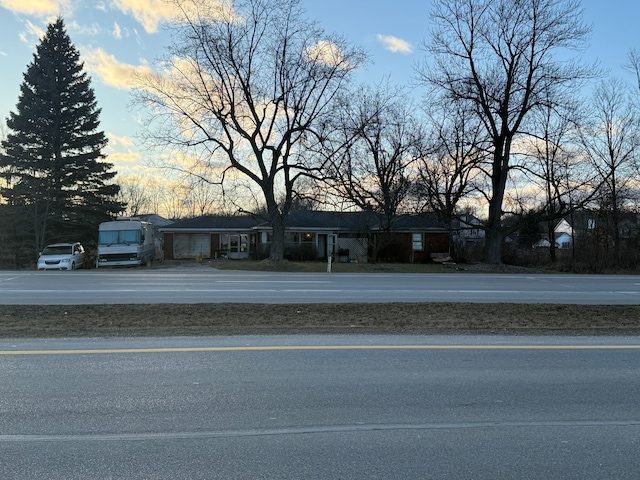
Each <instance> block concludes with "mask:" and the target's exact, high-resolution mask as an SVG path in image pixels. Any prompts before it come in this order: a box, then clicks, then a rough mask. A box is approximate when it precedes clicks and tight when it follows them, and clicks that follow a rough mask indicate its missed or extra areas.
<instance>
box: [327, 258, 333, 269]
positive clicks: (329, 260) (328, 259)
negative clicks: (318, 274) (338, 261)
mask: <svg viewBox="0 0 640 480" xmlns="http://www.w3.org/2000/svg"><path fill="white" fill-rule="evenodd" d="M331 257H332V255H331V254H329V255H327V273H331Z"/></svg>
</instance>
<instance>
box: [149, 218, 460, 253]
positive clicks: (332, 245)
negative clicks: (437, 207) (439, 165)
mask: <svg viewBox="0 0 640 480" xmlns="http://www.w3.org/2000/svg"><path fill="white" fill-rule="evenodd" d="M160 231H161V232H162V234H163V239H164V242H163V243H164V256H165V258H166V259H179V258H196V257H199V258H218V257H224V258H230V259H249V258H250V259H260V258H266V257H268V255H269V248H270V243H271V234H272V233H271V232H272V229H271V226H270V224H269V223H268V222H267V221H265V220H264V219H263V218H259V217H255V216H250V215H242V216H223V215H207V216H202V217H196V218H190V219H187V220H182V221H177V222H175V223H172V224H171V225H167V226H165V227H162V228H161V229H160ZM448 252H449V232H448V230H447V229H446V228H445V227H444V226H442V225H441V224H440V223H439V222H438V221H437V219H436V216H435V215H433V214H420V215H400V216H398V217H396V218H395V219H394V222H393V223H392V228H391V231H390V232H383V231H382V229H381V228H380V220H379V217H378V216H377V215H375V214H373V213H370V212H324V211H311V210H303V211H297V212H293V213H291V214H290V215H289V217H288V218H287V226H286V229H285V257H286V258H290V259H293V260H313V259H327V257H328V255H332V258H334V259H335V260H336V261H342V262H347V261H348V262H367V261H369V260H370V259H372V258H377V259H380V260H389V261H399V262H428V261H431V260H432V259H433V258H434V257H436V256H439V257H440V258H442V256H443V255H445V254H448Z"/></svg>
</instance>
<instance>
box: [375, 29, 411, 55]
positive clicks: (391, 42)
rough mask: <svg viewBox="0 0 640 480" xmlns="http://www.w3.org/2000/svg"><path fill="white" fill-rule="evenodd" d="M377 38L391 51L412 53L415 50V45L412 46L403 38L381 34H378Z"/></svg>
mask: <svg viewBox="0 0 640 480" xmlns="http://www.w3.org/2000/svg"><path fill="white" fill-rule="evenodd" d="M377 38H378V42H380V43H381V44H382V46H383V47H384V48H385V49H386V50H389V51H390V52H393V53H411V52H412V51H413V47H412V46H411V44H410V43H409V42H407V41H406V40H403V39H401V38H398V37H394V36H391V35H381V34H378V36H377Z"/></svg>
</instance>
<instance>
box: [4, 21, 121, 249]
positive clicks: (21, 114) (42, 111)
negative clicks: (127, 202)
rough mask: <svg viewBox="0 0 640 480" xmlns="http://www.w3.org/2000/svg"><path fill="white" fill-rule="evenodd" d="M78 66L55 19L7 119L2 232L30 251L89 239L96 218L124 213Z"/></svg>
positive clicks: (88, 90) (91, 99)
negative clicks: (7, 220)
mask: <svg viewBox="0 0 640 480" xmlns="http://www.w3.org/2000/svg"><path fill="white" fill-rule="evenodd" d="M83 70H84V68H83V64H82V63H81V61H80V55H79V53H78V51H77V49H76V48H75V46H74V45H73V44H72V43H71V40H70V38H69V36H68V35H67V33H66V30H65V27H64V22H63V20H62V19H61V18H58V19H57V20H56V21H55V22H54V23H52V24H50V25H49V27H48V28H47V32H46V34H45V36H44V37H43V39H42V40H41V42H40V44H39V45H38V46H37V50H36V53H35V54H34V58H33V61H32V63H31V64H29V66H28V67H27V71H26V73H25V74H24V81H23V83H22V85H21V86H20V97H19V100H18V104H17V106H16V111H15V112H11V113H10V115H9V118H8V119H7V127H8V128H9V129H10V132H9V134H8V135H7V138H6V140H5V141H3V142H2V147H3V152H2V154H1V155H0V175H1V176H2V178H3V179H4V182H3V185H2V188H0V195H1V196H2V197H4V200H5V201H6V203H7V204H8V206H9V208H10V217H11V225H10V228H7V230H12V231H13V240H14V241H15V242H17V243H20V244H22V245H25V244H27V245H29V246H30V247H31V248H32V255H34V256H35V255H36V254H37V252H38V251H39V250H40V249H41V248H42V247H43V246H44V245H45V244H47V243H50V242H58V241H73V240H79V241H82V242H85V243H91V242H92V241H95V238H94V237H95V236H96V231H97V225H98V223H100V222H102V221H105V220H108V219H111V218H113V216H114V215H116V214H117V213H118V212H120V211H121V210H122V205H121V204H120V203H118V202H117V201H116V199H115V197H116V195H117V193H118V191H119V187H118V185H116V184H114V183H112V182H111V180H112V179H113V177H114V176H115V175H116V172H115V171H113V170H112V168H113V165H112V164H110V163H107V162H105V161H104V159H105V155H104V154H103V153H102V149H103V148H104V147H105V146H106V144H107V138H106V136H105V134H104V132H102V131H100V130H99V115H100V109H99V108H97V102H96V99H95V95H94V92H93V89H92V87H91V85H90V79H89V77H88V76H87V74H86V73H85V72H84V71H83ZM7 227H8V226H7Z"/></svg>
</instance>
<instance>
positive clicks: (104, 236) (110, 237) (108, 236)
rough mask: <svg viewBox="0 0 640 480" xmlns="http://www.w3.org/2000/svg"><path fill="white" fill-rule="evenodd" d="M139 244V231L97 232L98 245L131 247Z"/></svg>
mask: <svg viewBox="0 0 640 480" xmlns="http://www.w3.org/2000/svg"><path fill="white" fill-rule="evenodd" d="M137 243H140V230H105V231H102V232H98V244H99V245H122V244H125V245H133V244H137Z"/></svg>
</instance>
